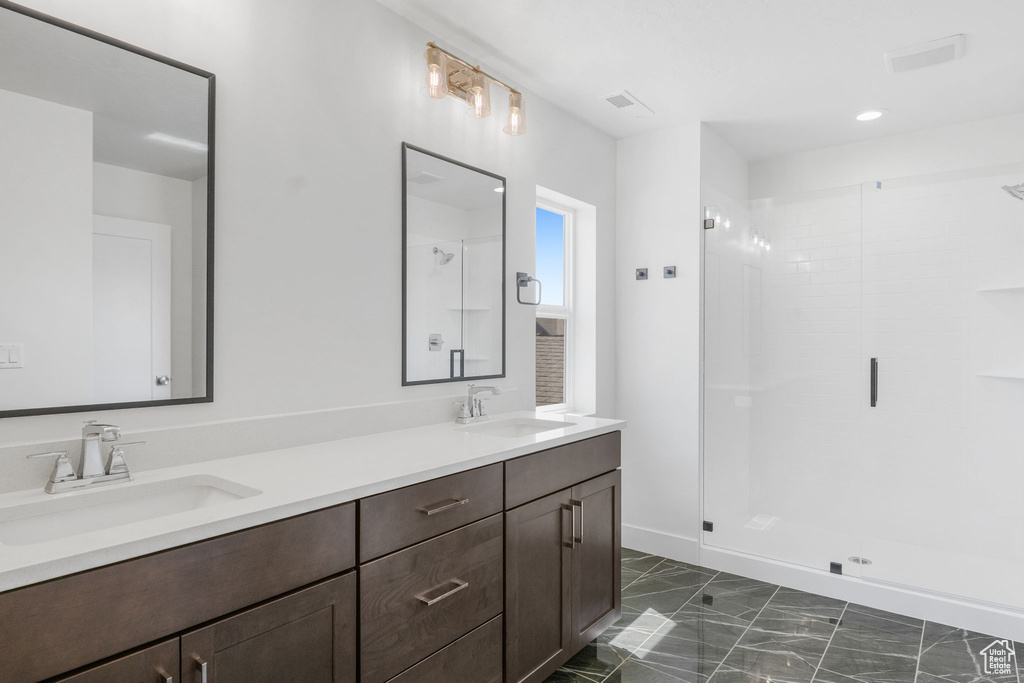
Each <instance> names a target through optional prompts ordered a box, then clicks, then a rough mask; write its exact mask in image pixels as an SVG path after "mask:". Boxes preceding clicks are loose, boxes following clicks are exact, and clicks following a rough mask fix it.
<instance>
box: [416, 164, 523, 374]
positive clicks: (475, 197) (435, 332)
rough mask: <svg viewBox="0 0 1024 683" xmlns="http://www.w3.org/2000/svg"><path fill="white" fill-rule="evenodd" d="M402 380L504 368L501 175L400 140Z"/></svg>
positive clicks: (503, 210) (503, 256)
mask: <svg viewBox="0 0 1024 683" xmlns="http://www.w3.org/2000/svg"><path fill="white" fill-rule="evenodd" d="M402 151H403V167H404V174H405V175H404V179H403V186H404V201H405V205H404V212H403V213H404V234H403V238H404V239H403V262H404V263H403V265H404V269H403V275H404V281H405V292H404V305H405V311H404V316H405V317H404V340H403V351H404V353H403V384H426V383H432V382H453V381H463V380H469V379H484V378H494V377H504V375H505V296H504V280H505V278H504V266H505V194H504V193H505V179H504V178H502V177H501V176H498V175H495V174H493V173H488V172H487V171H482V170H480V169H476V168H472V167H470V166H467V165H465V164H461V163H458V162H455V161H452V160H450V159H446V158H444V157H441V156H438V155H435V154H432V153H430V152H427V151H426V150H422V149H419V148H416V147H413V146H412V145H408V144H406V145H403V147H402Z"/></svg>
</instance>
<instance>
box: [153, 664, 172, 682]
mask: <svg viewBox="0 0 1024 683" xmlns="http://www.w3.org/2000/svg"><path fill="white" fill-rule="evenodd" d="M156 675H157V676H159V677H160V680H161V681H163V683H174V676H168V675H167V672H166V671H164V670H163V667H160V666H158V667H157V668H156Z"/></svg>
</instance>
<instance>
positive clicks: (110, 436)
mask: <svg viewBox="0 0 1024 683" xmlns="http://www.w3.org/2000/svg"><path fill="white" fill-rule="evenodd" d="M120 438H121V428H120V427H118V426H117V425H105V424H100V423H98V422H96V420H89V421H88V422H86V423H85V426H84V427H82V457H81V459H80V460H79V461H78V469H77V470H75V472H76V474H78V478H79V479H91V478H93V477H102V476H103V475H105V474H106V473H107V470H106V468H105V467H104V464H103V455H102V454H101V453H100V442H110V441H117V440H118V439H120Z"/></svg>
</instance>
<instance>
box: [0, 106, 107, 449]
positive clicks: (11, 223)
mask: <svg viewBox="0 0 1024 683" xmlns="http://www.w3.org/2000/svg"><path fill="white" fill-rule="evenodd" d="M0 121H2V122H3V123H2V125H0V159H2V160H3V161H2V163H0V188H3V201H2V202H0V235H2V236H3V245H2V246H0V292H2V296H3V308H2V311H3V315H2V316H0V343H3V344H23V345H24V358H23V362H24V367H23V368H14V369H6V370H0V409H5V410H10V409H14V408H40V407H45V406H52V405H55V404H56V405H75V404H78V403H86V402H89V401H90V400H91V397H92V357H93V354H92V114H91V113H90V112H87V111H82V110H80V109H72V108H71V107H65V106H62V105H59V104H53V103H52V102H46V101H44V100H39V99H35V98H32V97H26V96H24V95H19V94H16V93H12V92H8V91H6V90H0ZM5 426H6V425H5ZM0 430H2V431H0V440H2V438H3V437H2V434H3V433H4V431H6V430H5V429H4V428H3V427H0Z"/></svg>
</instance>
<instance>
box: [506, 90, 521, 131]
mask: <svg viewBox="0 0 1024 683" xmlns="http://www.w3.org/2000/svg"><path fill="white" fill-rule="evenodd" d="M502 130H503V131H504V132H506V133H508V134H509V135H522V134H523V133H525V132H526V102H525V101H524V100H523V96H522V94H521V93H517V92H513V93H509V95H508V123H507V124H506V125H505V127H504V128H502Z"/></svg>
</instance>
